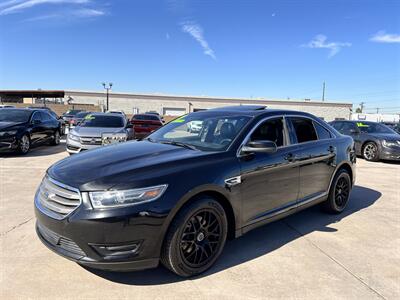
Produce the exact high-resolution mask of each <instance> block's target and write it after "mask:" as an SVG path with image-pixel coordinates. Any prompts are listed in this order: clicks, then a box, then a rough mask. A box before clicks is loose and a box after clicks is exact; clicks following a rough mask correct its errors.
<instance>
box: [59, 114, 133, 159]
mask: <svg viewBox="0 0 400 300" xmlns="http://www.w3.org/2000/svg"><path fill="white" fill-rule="evenodd" d="M132 138H133V128H132V125H131V124H130V123H129V122H127V120H126V119H125V118H124V117H123V116H122V115H120V114H113V113H92V114H89V115H87V116H86V117H85V118H84V119H83V121H82V122H81V123H80V124H79V126H77V127H75V128H74V129H72V130H71V131H70V132H69V134H68V136H67V152H68V153H70V154H74V153H79V152H81V151H83V150H90V149H93V148H97V147H101V146H106V145H110V144H114V143H121V142H125V141H127V140H130V139H132Z"/></svg>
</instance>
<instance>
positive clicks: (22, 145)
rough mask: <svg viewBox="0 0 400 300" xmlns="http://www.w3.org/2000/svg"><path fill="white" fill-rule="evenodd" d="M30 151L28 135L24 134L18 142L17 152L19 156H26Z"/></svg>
mask: <svg viewBox="0 0 400 300" xmlns="http://www.w3.org/2000/svg"><path fill="white" fill-rule="evenodd" d="M30 149H31V140H30V138H29V135H28V134H24V135H23V136H22V138H21V139H20V140H19V145H18V152H19V153H20V154H27V153H28V152H29V150H30Z"/></svg>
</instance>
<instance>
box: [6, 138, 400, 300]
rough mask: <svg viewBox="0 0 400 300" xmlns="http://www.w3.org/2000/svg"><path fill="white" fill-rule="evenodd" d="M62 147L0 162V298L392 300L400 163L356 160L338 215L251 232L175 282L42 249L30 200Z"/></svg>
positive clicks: (311, 216)
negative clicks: (92, 266) (203, 268)
mask: <svg viewBox="0 0 400 300" xmlns="http://www.w3.org/2000/svg"><path fill="white" fill-rule="evenodd" d="M64 150H65V145H60V146H57V147H41V148H38V149H33V150H32V151H31V152H30V153H29V154H28V155H26V156H16V155H2V156H0V239H1V247H0V299H20V298H33V299H42V298H47V299H94V298H101V299H119V298H130V299H171V298H174V299H261V298H264V299H265V298H281V299H288V298H296V299H305V298H307V299H338V298H341V299H375V298H376V299H400V188H399V186H400V164H395V163H387V162H379V163H369V162H366V161H364V160H362V159H359V160H358V161H357V180H356V186H355V187H354V189H353V192H352V194H351V199H350V203H349V205H348V207H347V209H346V210H345V212H344V213H343V214H341V215H327V214H324V213H322V212H320V210H319V208H318V207H314V208H311V209H308V210H305V211H303V212H301V213H299V214H297V215H293V216H290V217H288V218H286V219H283V220H281V221H278V222H275V223H272V224H269V225H267V226H264V227H262V228H259V229H256V230H254V231H252V232H250V233H248V234H247V235H245V236H243V237H241V238H239V239H237V240H234V241H230V242H228V243H227V245H226V247H225V250H224V252H223V254H222V256H221V257H220V259H219V260H218V262H217V263H216V265H215V266H214V267H212V268H211V270H209V271H208V272H207V273H205V274H203V275H202V276H200V277H197V278H192V279H186V280H185V279H181V278H179V277H177V276H175V275H173V274H172V273H170V272H168V271H167V270H165V269H164V268H163V267H161V266H160V267H159V268H157V269H155V270H147V271H141V272H131V273H110V272H102V271H94V270H88V269H85V268H83V267H81V266H79V265H78V264H76V263H74V262H71V261H68V260H66V259H64V258H62V257H60V256H58V255H57V254H55V253H53V252H51V251H50V250H48V249H47V248H46V247H45V246H44V245H42V243H41V242H40V241H39V239H38V238H37V237H36V233H35V218H34V212H33V196H34V193H35V190H36V188H37V186H38V185H39V183H40V181H41V179H42V177H43V175H44V173H45V171H46V169H47V168H48V167H49V166H50V165H51V164H52V163H54V162H56V161H58V160H59V159H62V158H64V157H66V156H67V154H66V152H65V151H64Z"/></svg>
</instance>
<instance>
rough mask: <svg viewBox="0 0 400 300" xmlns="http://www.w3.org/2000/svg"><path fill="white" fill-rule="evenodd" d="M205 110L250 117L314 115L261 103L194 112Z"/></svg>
mask: <svg viewBox="0 0 400 300" xmlns="http://www.w3.org/2000/svg"><path fill="white" fill-rule="evenodd" d="M207 112H225V113H227V114H232V115H238V114H240V115H246V116H250V117H256V116H274V115H291V114H292V115H293V114H294V115H299V116H306V117H314V118H316V117H315V116H314V115H312V114H309V113H306V112H302V111H295V110H289V109H272V108H268V107H266V106H261V105H236V106H225V107H218V108H213V109H208V110H202V111H199V112H196V113H207Z"/></svg>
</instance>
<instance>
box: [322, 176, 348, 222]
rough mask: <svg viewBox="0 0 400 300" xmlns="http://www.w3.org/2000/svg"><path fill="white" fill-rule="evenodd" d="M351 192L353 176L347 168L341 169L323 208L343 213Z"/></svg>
mask: <svg viewBox="0 0 400 300" xmlns="http://www.w3.org/2000/svg"><path fill="white" fill-rule="evenodd" d="M350 192H351V178H350V175H349V173H348V172H347V171H346V170H345V169H341V170H339V171H338V172H337V173H336V175H335V178H334V179H333V182H332V186H331V189H330V191H329V197H328V200H326V201H325V202H324V203H323V208H324V210H325V211H326V212H328V213H334V214H338V213H341V212H342V211H343V210H344V209H345V208H346V205H347V202H348V201H349V197H350Z"/></svg>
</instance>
